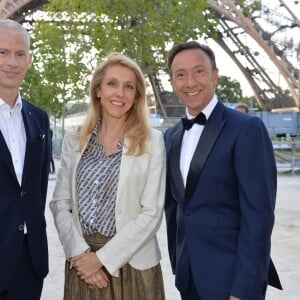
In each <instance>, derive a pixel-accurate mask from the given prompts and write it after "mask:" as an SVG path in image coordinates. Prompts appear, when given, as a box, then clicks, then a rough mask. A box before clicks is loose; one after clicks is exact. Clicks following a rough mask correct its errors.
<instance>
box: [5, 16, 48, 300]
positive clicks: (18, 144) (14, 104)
mask: <svg viewBox="0 0 300 300" xmlns="http://www.w3.org/2000/svg"><path fill="white" fill-rule="evenodd" d="M29 48H30V42H29V37H28V33H27V31H26V30H25V29H24V28H23V26H21V25H20V24H19V23H17V22H15V21H12V20H0V257H1V268H0V300H38V299H40V297H41V291H42V286H43V279H44V278H45V276H46V275H47V273H48V247H47V237H46V222H45V217H44V209H45V201H46V193H47V184H48V174H49V162H50V128H49V119H48V115H47V113H46V112H44V111H43V110H41V109H40V108H38V107H36V106H34V105H33V104H30V103H29V102H28V101H26V100H24V99H22V98H21V96H20V92H19V88H20V84H21V82H22V80H23V78H24V76H25V74H26V72H27V70H28V69H29V67H30V65H31V58H32V57H31V53H30V50H29Z"/></svg>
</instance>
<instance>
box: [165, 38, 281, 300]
mask: <svg viewBox="0 0 300 300" xmlns="http://www.w3.org/2000/svg"><path fill="white" fill-rule="evenodd" d="M168 65H169V71H170V77H171V83H172V86H173V89H174V91H175V93H176V94H177V96H178V97H179V98H180V99H181V100H182V101H183V103H184V104H185V106H186V113H187V119H183V120H182V122H179V123H177V124H176V125H174V126H173V127H171V128H169V129H168V130H167V131H166V134H165V140H166V149H167V193H166V204H165V212H166V221H167V233H168V247H169V254H170V260H171V265H172V269H173V272H174V274H175V275H176V278H175V284H176V287H177V288H178V290H179V291H180V293H181V296H182V299H186V300H194V299H202V300H228V299H230V300H234V299H242V300H262V299H265V293H266V287H267V284H268V283H269V284H271V285H273V286H276V287H278V288H281V285H280V281H279V278H278V276H277V273H276V270H275V269H274V266H273V264H272V262H271V260H270V248H271V242H270V240H271V233H272V229H273V224H274V207H275V198H276V178H277V174H276V165H275V160H274V155H273V149H272V143H271V141H270V138H269V136H268V133H267V131H266V129H265V126H264V125H263V123H262V122H261V120H260V119H258V118H256V117H252V116H250V115H247V114H243V113H240V112H237V111H235V110H233V109H231V108H227V107H225V106H224V105H223V104H222V103H221V102H220V101H219V100H218V99H217V96H216V95H215V87H216V85H217V80H218V69H217V66H216V62H215V56H214V53H213V52H212V50H211V49H210V48H208V47H207V46H204V45H200V44H198V43H197V42H193V41H192V42H185V43H180V44H177V45H175V46H174V47H173V48H172V49H171V50H170V52H169V57H168ZM269 265H270V267H269ZM268 272H269V279H268Z"/></svg>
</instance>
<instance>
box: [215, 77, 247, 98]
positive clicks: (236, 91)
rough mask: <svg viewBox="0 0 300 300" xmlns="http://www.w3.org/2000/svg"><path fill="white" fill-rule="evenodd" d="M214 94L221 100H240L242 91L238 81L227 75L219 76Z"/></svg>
mask: <svg viewBox="0 0 300 300" xmlns="http://www.w3.org/2000/svg"><path fill="white" fill-rule="evenodd" d="M216 94H217V95H218V97H219V98H220V99H221V100H222V101H223V102H228V103H238V102H242V99H243V92H242V89H241V85H240V83H239V82H238V81H237V80H235V79H231V78H230V77H227V76H219V79H218V84H217V87H216Z"/></svg>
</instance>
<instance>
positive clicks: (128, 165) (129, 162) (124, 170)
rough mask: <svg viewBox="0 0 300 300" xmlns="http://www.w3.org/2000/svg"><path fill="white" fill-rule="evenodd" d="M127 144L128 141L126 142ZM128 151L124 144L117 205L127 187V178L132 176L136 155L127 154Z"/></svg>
mask: <svg viewBox="0 0 300 300" xmlns="http://www.w3.org/2000/svg"><path fill="white" fill-rule="evenodd" d="M124 144H125V145H126V144H127V143H126V141H125V143H124ZM126 151H127V148H126V147H125V146H123V153H122V159H121V165H120V173H119V182H118V189H117V198H116V206H117V203H118V201H119V199H121V195H122V192H123V189H124V188H126V182H127V179H128V178H129V177H130V172H131V169H132V166H133V163H134V160H135V156H134V155H126V154H125V152H126Z"/></svg>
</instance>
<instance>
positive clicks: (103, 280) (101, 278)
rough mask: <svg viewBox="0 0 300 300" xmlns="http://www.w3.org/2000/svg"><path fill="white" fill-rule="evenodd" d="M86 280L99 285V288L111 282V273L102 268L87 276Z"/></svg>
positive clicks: (96, 285) (93, 285) (94, 285)
mask: <svg viewBox="0 0 300 300" xmlns="http://www.w3.org/2000/svg"><path fill="white" fill-rule="evenodd" d="M84 281H85V282H86V283H87V284H89V285H90V286H92V287H97V288H99V289H102V288H104V287H107V286H108V285H109V282H110V280H109V275H108V274H106V272H105V270H104V269H103V268H101V269H100V270H99V271H97V272H96V273H94V274H92V275H91V276H89V277H87V278H86V279H85V280H84Z"/></svg>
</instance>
